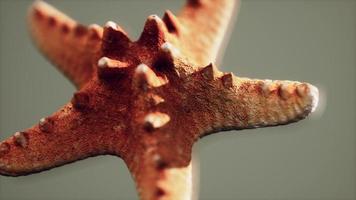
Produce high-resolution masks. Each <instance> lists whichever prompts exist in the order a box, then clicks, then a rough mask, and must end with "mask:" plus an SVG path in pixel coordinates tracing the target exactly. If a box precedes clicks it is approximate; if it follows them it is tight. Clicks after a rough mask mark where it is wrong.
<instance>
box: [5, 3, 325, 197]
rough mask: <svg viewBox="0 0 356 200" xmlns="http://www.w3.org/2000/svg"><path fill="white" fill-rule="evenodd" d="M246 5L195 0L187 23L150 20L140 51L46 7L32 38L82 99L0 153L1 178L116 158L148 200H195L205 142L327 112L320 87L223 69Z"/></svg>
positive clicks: (106, 30) (169, 17)
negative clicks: (228, 40)
mask: <svg viewBox="0 0 356 200" xmlns="http://www.w3.org/2000/svg"><path fill="white" fill-rule="evenodd" d="M238 4H239V2H237V1H235V0H188V1H187V3H186V5H185V6H184V8H183V9H182V11H181V12H180V14H179V15H178V16H175V15H174V14H173V13H172V12H170V11H166V12H165V14H164V17H163V18H162V19H161V18H159V17H158V16H156V15H152V16H149V17H148V18H147V21H146V23H145V25H144V30H143V32H142V34H141V36H140V37H139V39H138V40H137V41H132V40H131V39H130V38H129V36H128V35H127V34H126V33H125V31H124V30H123V29H122V28H121V27H120V26H119V25H117V24H116V23H114V22H111V21H109V22H107V23H106V24H105V26H104V27H101V26H99V25H95V24H93V25H90V26H83V25H81V24H79V23H77V22H76V21H74V20H73V19H71V18H70V17H68V16H66V15H65V14H63V13H61V12H60V11H58V10H56V9H55V8H53V7H51V6H50V5H48V4H46V3H44V2H42V1H36V2H35V3H34V4H33V6H32V7H31V8H30V11H29V16H28V19H29V25H30V32H31V35H32V36H33V39H34V41H35V43H36V45H37V46H38V48H39V49H40V50H41V51H42V52H43V53H44V54H45V55H46V56H47V57H48V59H49V60H50V61H52V63H53V64H54V65H56V66H57V67H58V69H59V70H60V71H61V72H63V73H64V74H65V75H66V76H67V77H68V78H69V79H70V80H71V81H72V82H73V83H74V84H75V86H76V87H77V88H78V91H77V92H76V93H75V94H74V95H73V98H72V99H71V101H70V102H69V103H67V104H66V105H64V106H63V107H62V108H60V109H59V110H58V111H57V112H55V113H54V114H53V115H51V116H49V117H46V118H43V119H41V120H39V123H38V124H36V125H34V126H33V127H31V128H29V129H27V130H23V131H19V132H16V133H15V134H14V135H13V136H11V137H10V138H8V139H6V140H4V141H2V142H1V143H0V174H1V175H6V176H22V175H28V174H32V173H37V172H41V171H44V170H48V169H51V168H54V167H58V166H62V165H64V164H68V163H71V162H74V161H77V160H81V159H85V158H88V157H92V156H98V155H115V156H118V157H120V158H122V159H123V160H124V161H125V163H126V164H127V166H128V168H129V170H130V172H131V174H132V176H133V179H134V180H135V183H136V187H137V190H138V193H139V196H140V199H142V200H156V199H164V200H178V199H179V200H180V199H191V196H192V192H193V191H192V164H191V163H192V162H191V152H192V147H193V144H194V143H195V142H196V141H197V140H198V139H199V138H202V137H204V136H206V135H209V134H212V133H217V132H221V131H226V130H240V129H249V128H257V127H268V126H276V125H283V124H288V123H291V122H296V121H298V120H300V119H303V118H305V117H306V116H307V115H308V114H309V113H311V112H312V111H314V109H315V107H316V106H317V102H318V90H317V88H316V87H314V86H312V85H311V84H309V83H304V82H297V81H279V80H275V81H272V80H259V79H249V78H243V77H237V76H235V75H233V74H232V73H225V72H222V71H219V70H218V69H217V67H216V65H215V64H214V63H215V62H216V60H217V58H218V55H219V53H221V51H222V50H221V46H223V41H224V37H225V35H226V33H227V29H228V27H229V23H230V21H231V18H232V16H233V13H234V10H235V9H234V8H235V7H237V6H238Z"/></svg>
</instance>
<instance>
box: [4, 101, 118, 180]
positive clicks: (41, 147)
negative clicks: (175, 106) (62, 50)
mask: <svg viewBox="0 0 356 200" xmlns="http://www.w3.org/2000/svg"><path fill="white" fill-rule="evenodd" d="M77 98H78V97H77ZM76 101H78V100H76ZM79 101H80V100H79ZM77 107H78V105H77ZM81 109H82V108H81ZM95 123H99V124H103V126H104V127H105V126H106V125H105V121H103V120H100V119H96V118H95V117H93V116H90V115H89V114H85V113H83V112H79V111H78V109H76V108H74V107H73V105H72V104H71V103H69V104H67V105H66V106H64V107H63V108H62V109H61V110H60V111H58V112H56V113H54V114H53V115H52V116H50V117H48V118H44V119H41V120H40V122H39V123H38V124H37V125H35V126H33V127H31V128H29V129H27V130H24V131H21V132H17V133H15V134H14V135H13V136H11V137H10V138H8V139H6V140H4V141H2V142H1V143H0V175H7V176H20V175H27V174H31V173H36V172H40V171H43V170H47V169H51V168H54V167H57V166H61V165H64V164H66V163H70V162H74V161H77V160H81V159H84V158H87V157H90V156H96V155H102V154H117V151H116V150H115V148H120V147H122V146H123V143H122V141H123V140H120V139H122V138H120V136H121V135H122V134H121V133H117V132H118V131H119V130H116V132H115V131H113V130H112V129H105V128H103V126H98V125H93V124H95ZM119 132H120V131H119ZM120 141H121V142H120Z"/></svg>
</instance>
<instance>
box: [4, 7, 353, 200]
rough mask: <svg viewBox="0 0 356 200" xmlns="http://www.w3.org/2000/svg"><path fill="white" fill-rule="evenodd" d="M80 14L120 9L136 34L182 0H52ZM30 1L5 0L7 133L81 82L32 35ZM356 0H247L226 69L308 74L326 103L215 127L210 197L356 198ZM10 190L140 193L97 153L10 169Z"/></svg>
mask: <svg viewBox="0 0 356 200" xmlns="http://www.w3.org/2000/svg"><path fill="white" fill-rule="evenodd" d="M49 2H50V3H52V4H53V5H55V6H56V7H57V8H59V9H60V10H62V11H64V12H66V13H67V14H69V15H70V16H72V17H73V18H75V19H77V20H79V21H80V22H82V23H86V24H89V23H98V24H104V23H105V22H106V21H108V20H113V21H116V22H118V23H119V24H121V25H122V26H123V27H124V28H125V29H126V30H127V31H128V32H129V33H130V34H131V36H132V38H137V37H138V36H139V33H140V32H141V30H142V26H143V23H144V21H145V18H146V17H147V16H148V15H150V14H159V15H162V14H163V11H164V10H165V9H172V10H173V11H177V10H178V9H179V8H180V6H181V5H183V0H182V1H179V0H175V1H164V0H161V1H159V0H150V1H148V0H146V1H144V0H141V1H134V0H132V1H94V0H92V1H84V0H80V1H78V0H76V1H74V0H73V1H69V0H66V1H64V0H62V1H59V0H57V1H54V0H53V1H49ZM29 4H30V1H20V0H17V1H10V0H0V27H1V31H0V42H1V44H0V95H1V98H0V99H1V103H0V108H1V112H0V117H1V118H0V139H5V138H7V137H9V136H10V135H11V134H13V133H14V132H16V131H17V130H21V129H24V128H27V127H29V126H31V125H32V124H34V123H37V121H38V119H40V118H41V117H43V116H47V115H49V114H51V113H52V112H54V111H55V110H56V109H57V108H59V107H60V106H61V105H63V104H65V103H66V102H68V101H69V100H70V98H71V96H72V93H73V91H74V87H73V86H72V85H71V84H70V83H69V81H68V80H66V78H65V77H63V76H62V75H61V74H60V73H59V72H57V71H56V69H55V68H54V67H52V66H51V64H49V63H48V61H46V60H45V58H44V57H42V56H41V55H40V54H39V52H38V51H37V50H36V49H35V48H34V46H33V45H32V44H31V41H30V39H29V36H28V33H27V27H26V20H25V17H26V10H27V7H28V6H29ZM355 38H356V2H355V1H353V0H335V1H330V0H245V1H243V2H242V7H241V10H240V14H239V19H238V22H237V24H236V26H235V29H234V31H233V33H232V37H231V40H230V42H229V44H228V48H227V50H226V54H225V58H224V60H223V63H222V65H221V66H222V67H221V69H223V70H225V71H233V72H234V73H235V74H237V75H239V76H248V77H255V78H271V79H291V80H300V81H308V82H311V83H313V84H315V85H317V86H318V87H319V88H320V89H321V98H322V101H321V106H320V108H319V109H318V111H317V113H316V114H315V115H313V116H312V117H310V118H308V119H307V120H304V121H301V122H300V123H296V124H291V125H288V126H281V127H274V128H265V129H256V130H243V131H238V132H236V131H231V132H225V133H222V134H221V133H220V134H215V135H211V136H209V137H207V138H204V139H203V140H201V141H200V142H198V143H197V144H196V145H195V149H196V151H197V154H199V155H200V166H201V172H200V173H201V188H200V199H249V200H261V199H271V200H272V199H273V200H274V199H291V200H302V199H303V200H304V199H305V200H306V199H313V200H314V199H320V200H328V199H329V200H336V199H337V200H341V199H344V200H346V199H347V200H351V199H356V193H355V190H356V174H355V171H356V161H355V160H356V149H355V146H356V145H355V143H356V138H355V132H356V130H355V122H356V116H355V113H356V109H355V102H356V98H355V97H356V95H355V93H356V89H355V85H356V83H355V80H356V79H355V75H356V73H355V71H356V59H355V55H356V40H355ZM0 199H1V200H30V199H33V200H63V199H70V200H72V199H76V200H78V199H88V200H92V199H106V200H111V199H112V200H114V199H137V196H136V191H135V189H134V183H133V181H132V179H131V177H130V175H129V173H128V170H127V168H126V166H125V165H124V163H123V161H121V160H120V159H118V158H116V157H111V156H106V157H96V158H91V159H87V160H84V161H80V162H76V163H74V164H71V165H67V166H63V167H60V168H57V169H53V170H50V171H47V172H44V173H40V174H36V175H32V176H27V177H19V178H9V177H0Z"/></svg>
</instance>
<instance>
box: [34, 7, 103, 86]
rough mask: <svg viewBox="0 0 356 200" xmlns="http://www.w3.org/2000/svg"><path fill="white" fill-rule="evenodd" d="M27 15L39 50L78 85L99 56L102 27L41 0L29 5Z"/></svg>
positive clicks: (86, 78) (85, 77)
mask: <svg viewBox="0 0 356 200" xmlns="http://www.w3.org/2000/svg"><path fill="white" fill-rule="evenodd" d="M28 19H29V29H30V32H31V35H32V38H33V40H34V42H35V44H36V45H37V46H38V48H39V49H40V50H41V51H42V53H44V55H46V56H47V58H48V59H49V60H50V61H51V62H52V63H53V64H54V65H55V66H57V68H58V69H59V70H60V71H61V72H63V73H64V74H65V75H66V76H67V77H68V78H69V79H70V80H71V81H72V82H73V83H74V84H75V85H76V87H77V88H81V87H82V86H83V85H84V84H85V83H87V82H88V80H89V79H90V78H91V77H92V73H93V71H94V70H93V67H92V65H93V63H94V62H96V61H97V60H98V58H99V56H100V55H99V54H100V46H101V38H102V32H103V30H102V27H100V26H98V25H90V26H89V27H86V26H83V25H81V24H78V23H77V22H76V21H74V20H73V19H71V18H70V17H68V16H66V15H65V14H63V13H61V12H60V11H58V10H56V9H55V8H53V7H52V6H50V5H48V4H46V3H44V2H42V1H36V2H35V3H34V4H33V5H32V7H31V8H30V10H29V17H28Z"/></svg>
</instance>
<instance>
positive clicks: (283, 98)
mask: <svg viewBox="0 0 356 200" xmlns="http://www.w3.org/2000/svg"><path fill="white" fill-rule="evenodd" d="M217 80H218V81H217V82H215V84H216V85H215V86H214V87H215V88H214V90H215V92H213V93H215V94H210V95H213V96H215V97H216V98H214V99H213V100H212V101H211V102H210V103H209V104H210V106H209V107H210V108H208V110H209V112H206V113H208V114H207V115H209V117H207V118H208V119H209V120H210V123H209V124H210V125H211V126H210V127H209V128H207V130H208V131H205V132H204V133H203V134H202V136H204V135H206V134H209V133H214V132H217V131H221V130H233V129H246V128H257V127H266V126H276V125H282V124H288V123H291V122H296V121H299V120H301V119H303V118H305V117H306V116H307V115H308V114H310V113H311V112H313V111H314V109H315V108H316V106H317V103H318V89H317V88H316V87H314V86H313V85H311V84H308V83H300V82H296V81H271V80H253V79H248V78H237V77H234V76H233V75H232V74H231V73H229V74H225V75H222V76H221V77H220V78H219V79H217Z"/></svg>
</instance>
